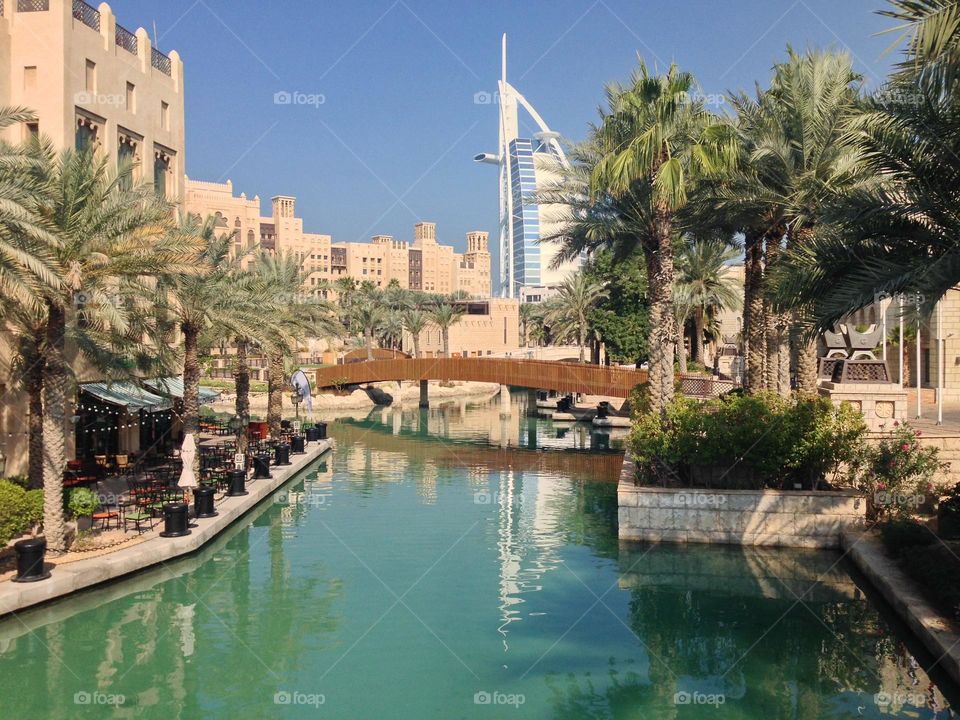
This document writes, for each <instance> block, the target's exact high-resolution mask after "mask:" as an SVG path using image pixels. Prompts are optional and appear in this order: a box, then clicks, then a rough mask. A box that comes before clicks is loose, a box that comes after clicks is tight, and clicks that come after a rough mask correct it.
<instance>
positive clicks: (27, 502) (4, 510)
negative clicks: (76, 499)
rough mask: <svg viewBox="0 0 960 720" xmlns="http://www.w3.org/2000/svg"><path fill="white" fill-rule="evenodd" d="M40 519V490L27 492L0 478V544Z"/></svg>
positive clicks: (41, 512)
mask: <svg viewBox="0 0 960 720" xmlns="http://www.w3.org/2000/svg"><path fill="white" fill-rule="evenodd" d="M38 496H39V502H38V500H37V498H38ZM42 520H43V491H42V490H31V491H29V492H28V491H26V490H24V489H23V488H22V487H20V486H19V485H16V484H14V483H12V482H10V481H9V480H0V546H3V545H6V544H7V543H8V542H10V540H12V539H13V538H15V537H17V536H18V535H22V534H23V533H24V532H26V531H27V530H29V529H30V527H31V526H32V525H36V524H38V523H40V522H41V521H42Z"/></svg>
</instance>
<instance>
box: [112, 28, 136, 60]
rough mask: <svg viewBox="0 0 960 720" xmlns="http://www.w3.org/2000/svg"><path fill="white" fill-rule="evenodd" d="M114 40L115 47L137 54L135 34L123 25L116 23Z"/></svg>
mask: <svg viewBox="0 0 960 720" xmlns="http://www.w3.org/2000/svg"><path fill="white" fill-rule="evenodd" d="M115 34H116V40H117V47H119V48H123V49H124V50H126V51H127V52H128V53H131V54H133V55H136V54H137V47H138V43H137V36H136V35H134V34H133V33H132V32H130V31H129V30H127V29H126V28H125V27H123V25H117V32H116V33H115Z"/></svg>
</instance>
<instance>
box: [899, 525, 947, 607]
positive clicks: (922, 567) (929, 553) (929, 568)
mask: <svg viewBox="0 0 960 720" xmlns="http://www.w3.org/2000/svg"><path fill="white" fill-rule="evenodd" d="M958 554H960V543H957V542H950V543H936V544H933V545H915V546H914V547H912V548H906V549H905V550H904V552H903V567H904V569H905V570H906V571H907V574H909V575H910V576H911V577H912V578H913V579H914V580H916V581H917V582H918V583H919V584H920V586H921V587H922V588H923V590H924V592H925V593H926V594H927V597H929V599H930V601H931V602H932V603H933V604H934V605H936V606H937V607H938V608H940V610H941V611H942V612H944V613H946V614H947V615H948V616H949V617H957V616H958V615H960V559H958V557H960V555H958Z"/></svg>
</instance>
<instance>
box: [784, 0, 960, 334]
mask: <svg viewBox="0 0 960 720" xmlns="http://www.w3.org/2000/svg"><path fill="white" fill-rule="evenodd" d="M894 5H896V6H898V7H899V6H903V8H904V9H907V5H906V4H905V3H894ZM952 5H953V4H952V3H934V2H933V0H929V1H927V2H919V1H918V2H917V3H910V5H909V7H910V8H913V9H914V10H916V12H917V18H918V19H917V20H916V21H913V22H914V25H913V28H914V29H913V32H914V33H915V35H916V37H917V38H918V39H917V40H916V41H915V42H914V43H913V44H912V45H911V46H910V50H911V52H910V53H909V54H908V55H907V57H906V59H905V60H904V69H903V71H902V72H901V73H899V74H898V75H896V76H895V77H894V78H892V80H891V81H890V83H889V85H888V86H887V87H884V88H882V89H881V91H880V92H879V93H878V94H877V96H876V97H874V98H872V99H870V100H869V101H868V102H867V103H866V107H865V108H864V109H863V111H862V112H861V113H860V114H858V115H856V116H854V117H853V118H851V119H850V120H849V122H848V125H847V129H848V134H847V136H846V138H845V140H847V141H849V142H850V143H853V144H855V146H856V149H857V150H858V151H859V153H860V154H861V157H862V158H863V161H864V164H865V165H866V170H867V172H869V173H871V174H872V175H873V176H874V177H876V178H879V180H878V181H876V182H874V183H872V184H870V185H867V186H861V187H858V188H857V189H856V191H854V192H848V193H844V194H841V195H839V196H838V197H836V198H835V202H834V203H833V204H832V205H831V206H830V207H829V208H828V220H829V221H830V222H831V226H830V227H829V228H828V229H829V230H830V232H823V233H820V234H818V236H817V237H816V238H814V240H813V242H811V243H810V244H809V245H808V246H806V247H798V248H793V249H792V250H791V251H790V252H788V254H787V256H786V257H785V258H784V262H783V263H782V272H781V273H780V274H779V276H780V282H781V287H780V298H779V299H780V300H781V301H782V302H803V303H807V304H808V307H809V308H810V315H811V318H812V320H813V322H814V323H815V324H816V325H817V326H818V327H820V328H821V329H823V328H829V327H830V326H831V325H833V323H834V322H836V321H837V320H839V319H841V318H842V317H843V316H845V315H846V314H848V313H849V312H851V311H853V310H856V309H858V308H861V307H865V306H867V305H870V304H872V303H873V302H874V301H875V299H876V296H877V294H878V293H884V294H889V295H895V294H897V293H906V294H908V295H915V294H917V293H919V294H920V295H921V296H922V297H923V299H924V302H923V303H922V304H921V313H922V314H924V315H927V314H929V313H930V312H931V311H932V309H933V308H934V306H935V305H936V303H937V302H938V301H939V300H940V298H942V297H943V295H944V293H946V291H947V290H949V289H951V288H953V287H955V286H956V285H957V283H958V282H960V241H958V238H960V221H958V219H957V217H956V214H955V212H954V208H955V207H956V206H957V191H956V189H957V187H960V160H958V159H957V158H958V153H960V136H958V134H957V133H956V127H957V121H958V112H957V107H958V102H957V98H958V97H960V95H958V89H957V86H956V83H955V82H948V80H949V78H954V77H957V69H956V68H950V67H948V66H947V65H948V64H949V63H950V62H951V57H953V51H952V50H950V49H949V48H950V47H952V44H953V43H955V40H953V39H950V38H949V37H947V36H948V35H950V34H951V33H955V29H954V30H951V28H955V25H954V22H953V21H951V20H950V16H949V13H948V12H946V11H947V10H948V7H947V6H952ZM940 6H942V7H943V9H944V11H945V14H943V15H940V14H938V13H935V12H934V10H935V9H936V7H940ZM928 23H929V25H928ZM937 28H939V30H938V29H937ZM938 33H940V34H941V37H940V39H939V40H937V39H936V37H927V36H928V35H931V34H932V35H934V36H936V35H937V34H938ZM937 48H941V50H939V51H938V50H937ZM931 53H932V54H933V59H934V62H936V63H939V64H940V67H938V68H933V69H931V67H930V65H931V63H930V57H929V55H930V54H931ZM954 62H956V59H955V58H954Z"/></svg>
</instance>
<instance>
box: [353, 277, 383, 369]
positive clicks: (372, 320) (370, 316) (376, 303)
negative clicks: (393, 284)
mask: <svg viewBox="0 0 960 720" xmlns="http://www.w3.org/2000/svg"><path fill="white" fill-rule="evenodd" d="M385 315H386V305H385V304H384V302H383V297H382V295H381V292H380V291H379V290H377V289H376V288H375V287H361V289H360V292H359V293H358V294H357V295H356V297H354V298H353V299H352V301H351V305H350V320H351V324H352V325H353V326H354V327H356V328H357V329H359V330H360V331H361V332H362V333H363V340H364V347H366V349H367V360H373V338H374V335H375V334H376V331H377V329H378V328H379V327H380V326H381V324H382V323H383V320H384V317H385Z"/></svg>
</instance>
